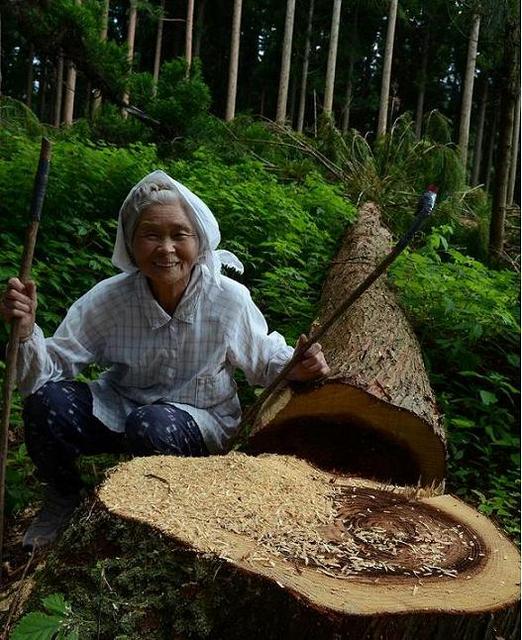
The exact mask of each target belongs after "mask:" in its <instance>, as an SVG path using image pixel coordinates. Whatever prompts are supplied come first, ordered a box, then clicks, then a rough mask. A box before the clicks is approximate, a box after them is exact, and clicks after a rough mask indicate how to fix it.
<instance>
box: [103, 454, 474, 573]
mask: <svg viewBox="0 0 522 640" xmlns="http://www.w3.org/2000/svg"><path fill="white" fill-rule="evenodd" d="M99 496H100V499H101V500H102V502H103V503H105V505H107V507H108V509H109V510H110V511H112V512H116V513H118V514H120V515H124V516H128V517H132V518H135V519H138V520H141V521H145V522H148V523H150V524H151V525H153V526H155V527H157V528H158V529H159V530H161V531H162V532H163V533H165V534H167V535H170V536H172V537H174V538H176V539H178V540H181V541H182V542H185V543H188V544H190V545H192V546H194V547H195V548H197V549H198V550H200V551H202V552H211V553H215V554H218V555H219V556H220V557H224V558H227V557H228V556H229V555H232V552H231V546H233V545H234V540H233V539H232V538H233V536H231V535H230V534H237V535H240V536H245V537H248V538H249V539H250V540H251V541H254V542H255V543H256V544H255V551H254V552H253V553H249V554H248V557H247V558H246V560H247V561H248V562H250V563H261V564H266V565H270V566H272V565H273V559H274V556H276V557H278V558H280V559H282V560H284V561H286V562H292V563H294V564H295V565H296V566H309V567H313V568H315V569H316V570H318V571H320V572H322V573H325V574H327V575H331V576H334V577H336V578H349V577H350V576H353V575H356V574H378V575H382V574H388V573H390V574H393V575H409V576H412V577H417V578H419V577H429V576H445V577H456V576H457V573H458V571H457V569H456V568H455V566H456V565H457V566H458V565H460V564H462V561H463V558H461V556H462V555H465V556H468V555H469V553H468V549H469V548H472V546H473V545H472V546H469V540H468V539H467V537H466V542H465V545H464V546H465V549H463V550H462V552H459V554H457V556H455V553H454V552H451V553H450V552H449V550H450V549H454V548H456V546H455V545H456V544H457V543H461V542H462V538H463V532H462V531H461V530H459V529H457V528H456V527H455V526H452V523H447V522H444V521H437V518H436V517H435V518H434V517H432V516H430V515H429V513H428V514H426V513H424V512H423V511H422V509H421V513H422V514H423V515H420V517H419V514H418V513H415V509H412V505H413V504H420V503H416V502H415V501H414V500H411V499H409V498H407V497H404V496H399V495H398V494H397V493H396V492H394V491H374V492H373V493H372V492H371V491H370V490H368V489H362V488H359V489H357V488H356V487H351V488H350V489H349V490H348V489H347V488H346V486H344V487H343V486H338V485H336V483H333V482H332V476H331V474H328V473H326V472H323V471H320V470H318V469H316V468H314V467H311V466H310V465H309V464H308V463H307V462H305V461H303V460H299V459H297V458H292V457H288V456H277V455H261V456H258V457H255V458H254V457H251V456H247V455H245V454H241V453H231V454H229V455H227V456H213V457H209V458H174V457H170V456H168V457H167V456H155V457H151V458H136V459H134V460H132V461H131V462H129V463H126V464H125V465H121V466H120V467H119V468H118V469H117V470H116V472H115V473H114V474H113V475H112V476H111V477H110V478H109V480H108V481H107V482H106V483H105V484H104V485H103V486H102V488H101V489H100V491H99ZM468 537H469V536H468ZM476 543H478V541H475V543H473V544H474V545H475V546H476ZM469 560H470V561H471V560H474V558H473V557H471V558H469Z"/></svg>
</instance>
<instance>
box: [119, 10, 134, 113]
mask: <svg viewBox="0 0 522 640" xmlns="http://www.w3.org/2000/svg"><path fill="white" fill-rule="evenodd" d="M137 21H138V2H137V0H130V7H129V24H128V27H127V62H128V63H129V70H130V69H132V62H133V60H134V42H135V40H136V22H137ZM129 98H130V96H129V92H128V91H125V93H124V94H123V103H124V104H129ZM122 116H123V117H124V118H126V117H127V111H126V110H125V109H123V111H122Z"/></svg>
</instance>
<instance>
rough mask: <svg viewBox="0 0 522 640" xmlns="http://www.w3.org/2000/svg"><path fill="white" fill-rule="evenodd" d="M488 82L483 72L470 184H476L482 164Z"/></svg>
mask: <svg viewBox="0 0 522 640" xmlns="http://www.w3.org/2000/svg"><path fill="white" fill-rule="evenodd" d="M488 84H489V78H488V76H487V75H486V74H485V73H484V75H483V77H482V86H481V91H480V98H479V112H478V118H477V135H476V137H475V147H474V151H473V171H472V174H471V184H472V186H476V185H477V184H478V183H479V179H480V166H481V164H482V145H483V140H484V124H485V122H486V107H487V104H488Z"/></svg>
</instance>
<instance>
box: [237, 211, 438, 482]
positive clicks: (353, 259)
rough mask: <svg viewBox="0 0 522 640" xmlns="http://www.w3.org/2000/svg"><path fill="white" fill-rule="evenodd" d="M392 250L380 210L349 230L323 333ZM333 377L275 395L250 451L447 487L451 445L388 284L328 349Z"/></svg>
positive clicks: (327, 299) (337, 330)
mask: <svg viewBox="0 0 522 640" xmlns="http://www.w3.org/2000/svg"><path fill="white" fill-rule="evenodd" d="M391 246H392V242H391V236H390V233H389V232H388V231H387V230H386V229H384V227H382V225H381V223H380V214H379V210H378V208H377V207H376V205H374V204H371V203H369V204H366V205H364V206H363V207H362V208H361V210H360V212H359V218H358V221H357V222H356V224H355V225H354V226H353V227H352V228H351V229H350V230H349V231H348V233H347V234H346V237H345V239H344V242H343V244H342V247H341V249H340V251H339V253H338V255H337V258H336V259H335V260H334V261H333V264H332V267H331V270H330V273H329V275H328V277H327V279H326V282H325V284H324V287H323V292H322V299H321V303H320V309H321V311H320V314H319V317H318V318H317V320H316V321H315V322H314V325H313V326H312V328H313V327H314V326H320V325H321V323H322V322H323V320H324V319H325V318H327V317H328V316H329V315H330V313H331V311H332V310H333V309H334V308H335V307H336V306H337V305H338V304H339V303H340V302H341V301H342V300H343V299H344V298H345V297H346V296H347V294H348V293H350V292H351V291H353V290H354V289H355V288H356V286H357V285H359V284H360V283H361V282H362V281H363V280H364V278H365V277H366V276H367V275H368V274H369V273H370V272H371V271H373V269H374V268H375V266H376V265H377V264H378V263H379V262H380V260H381V259H382V258H383V257H384V256H385V255H386V254H387V253H388V252H389V251H390V249H391ZM321 343H322V345H323V349H324V352H325V355H326V358H327V361H328V363H329V364H330V367H331V368H332V375H331V376H330V377H329V378H328V380H327V381H326V382H325V383H324V384H321V385H312V386H310V385H308V386H301V387H299V386H298V385H293V386H292V387H286V388H284V389H282V390H280V391H277V392H276V393H274V394H272V396H270V397H269V398H268V400H267V401H266V402H265V403H264V405H263V406H262V408H261V410H260V411H259V413H258V415H257V418H256V420H255V423H254V425H253V428H252V431H251V435H250V439H249V442H248V451H249V452H251V453H258V452H262V451H265V452H277V453H283V454H289V455H296V456H297V457H299V458H303V459H306V460H309V461H310V462H312V463H313V464H315V465H317V466H318V467H320V468H322V469H325V470H330V471H335V472H338V473H348V474H351V475H354V474H356V475H360V476H362V477H366V478H375V479H379V480H382V481H392V482H394V483H397V484H403V485H415V484H417V483H418V482H420V483H421V484H422V485H423V486H428V485H431V484H438V483H441V481H442V480H443V479H444V475H445V465H446V440H445V434H444V430H443V426H442V421H441V415H440V413H439V410H438V409H437V405H436V401H435V397H434V394H433V391H432V389H431V387H430V383H429V380H428V377H427V375H426V371H425V368H424V364H423V361H422V355H421V351H420V347H419V344H418V342H417V339H416V337H415V334H414V333H413V330H412V329H411V327H410V325H409V323H408V321H407V320H406V318H405V317H404V314H403V312H402V310H401V308H400V307H399V305H398V303H397V301H396V299H395V296H394V293H393V292H392V290H391V289H390V287H389V286H388V284H387V283H386V279H385V278H383V277H381V278H379V280H377V281H376V282H375V283H374V284H373V285H372V286H371V287H370V288H369V289H368V291H366V292H365V293H364V294H363V296H362V297H361V298H359V300H358V301H357V302H356V303H355V304H354V305H353V306H352V307H351V309H350V310H349V311H348V312H347V314H346V316H345V317H344V318H343V319H341V320H340V321H339V322H338V323H337V324H336V325H334V326H333V327H332V329H331V330H330V331H329V332H328V334H327V335H325V337H324V338H323V339H322V340H321Z"/></svg>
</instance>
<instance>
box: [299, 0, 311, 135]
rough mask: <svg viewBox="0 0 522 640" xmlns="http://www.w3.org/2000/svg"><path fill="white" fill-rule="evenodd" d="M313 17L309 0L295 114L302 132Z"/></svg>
mask: <svg viewBox="0 0 522 640" xmlns="http://www.w3.org/2000/svg"><path fill="white" fill-rule="evenodd" d="M313 19H314V0H310V5H309V7H308V23H307V25H306V41H305V48H304V53H303V70H302V75H301V89H300V92H299V111H298V114H297V131H298V133H303V126H304V116H305V107H306V85H307V83H308V66H309V64H310V47H311V42H312V23H313Z"/></svg>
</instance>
